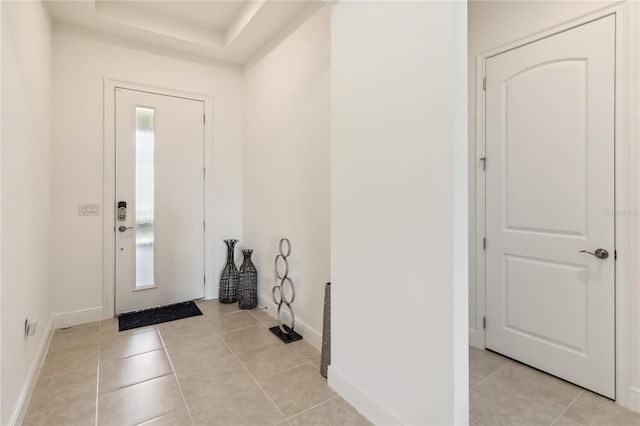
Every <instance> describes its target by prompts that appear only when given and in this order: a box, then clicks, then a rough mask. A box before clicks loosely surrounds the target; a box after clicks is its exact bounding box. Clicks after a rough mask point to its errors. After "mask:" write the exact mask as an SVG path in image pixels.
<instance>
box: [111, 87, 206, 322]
mask: <svg viewBox="0 0 640 426" xmlns="http://www.w3.org/2000/svg"><path fill="white" fill-rule="evenodd" d="M103 88H104V92H103V93H104V111H103V112H104V169H103V180H104V191H103V204H102V205H103V212H104V229H103V265H104V266H103V268H104V270H103V304H102V306H103V313H102V317H103V319H109V318H113V317H114V315H115V285H116V281H115V267H116V263H115V226H116V218H115V202H116V199H115V190H116V188H115V182H116V175H115V169H116V158H115V152H116V132H115V108H116V104H115V93H116V92H115V90H116V88H122V89H128V90H137V91H140V92H149V93H154V94H159V95H165V96H173V97H178V98H186V99H193V100H196V101H202V102H204V111H205V116H206V117H207V118H206V121H205V126H204V164H205V169H206V171H207V172H206V174H205V180H204V217H205V223H211V224H212V223H213V217H212V211H213V208H212V207H213V206H212V197H211V194H210V192H211V191H210V188H213V181H212V179H213V173H212V171H213V97H212V96H209V95H203V94H199V93H191V92H183V91H179V90H173V89H166V88H160V87H153V86H147V85H144V84H137V83H130V82H125V81H120V80H115V79H110V78H105V79H104V85H103ZM212 230H213V226H207V227H205V231H204V269H205V276H206V277H211V278H210V279H209V283H211V282H213V281H210V280H213V279H214V278H213V276H214V274H213V271H214V269H213V268H214V266H213V251H212V247H211V244H208V241H211V240H212V237H213V236H212V235H211V233H212V232H213V231H212ZM203 294H204V291H203Z"/></svg>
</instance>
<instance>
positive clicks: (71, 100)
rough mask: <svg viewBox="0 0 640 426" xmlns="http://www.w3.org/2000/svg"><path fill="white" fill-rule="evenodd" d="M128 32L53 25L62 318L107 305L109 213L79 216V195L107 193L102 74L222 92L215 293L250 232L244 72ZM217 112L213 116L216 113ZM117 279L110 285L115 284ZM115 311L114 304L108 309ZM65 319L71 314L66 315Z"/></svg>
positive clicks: (216, 159)
mask: <svg viewBox="0 0 640 426" xmlns="http://www.w3.org/2000/svg"><path fill="white" fill-rule="evenodd" d="M121 43H122V44H126V41H122V40H112V38H108V39H102V38H101V37H100V36H98V35H95V34H91V33H88V32H85V31H83V30H81V29H77V28H72V27H68V26H56V27H55V28H54V42H53V45H54V61H53V62H54V71H53V78H54V126H53V127H54V157H53V158H54V176H53V187H54V203H53V236H54V244H53V258H52V278H53V282H54V288H55V291H54V293H53V310H54V313H56V314H68V313H71V314H68V315H66V316H63V317H62V318H63V319H64V318H71V319H81V320H84V321H88V320H95V319H96V318H95V315H97V314H99V315H102V312H101V309H102V306H103V240H104V238H103V215H104V214H112V211H113V210H112V207H113V206H102V205H101V215H100V216H82V217H81V216H78V204H81V203H99V204H102V200H103V188H104V181H103V161H104V158H103V157H104V155H103V149H104V145H103V139H104V133H103V132H104V129H103V109H104V108H103V105H104V104H103V80H104V79H105V78H109V79H114V80H119V81H125V82H128V83H137V84H144V85H146V86H152V87H159V88H164V89H172V90H178V91H183V92H191V93H197V94H205V95H210V96H212V97H213V117H212V122H213V125H212V128H213V134H209V136H208V137H209V138H211V141H212V143H213V152H211V151H209V152H208V153H207V155H210V156H212V157H213V170H209V171H208V174H207V176H213V177H212V182H213V185H212V186H211V185H210V186H209V187H207V194H206V197H207V198H208V202H207V204H208V205H209V206H212V207H213V208H212V209H209V210H207V222H208V226H207V232H209V230H210V229H211V230H212V233H211V235H212V237H211V238H210V239H207V240H206V241H205V245H206V253H205V255H206V257H207V259H213V268H212V269H213V271H211V272H210V274H209V276H208V277H207V286H206V287H205V297H206V298H217V285H218V278H219V274H220V271H221V270H222V267H223V265H224V262H225V256H226V251H225V248H224V243H223V242H222V240H223V239H225V238H240V239H241V238H242V75H241V70H240V69H236V68H231V67H222V66H212V65H206V64H201V63H195V62H190V61H185V60H180V59H174V58H171V57H170V56H169V55H166V56H165V55H161V54H156V53H149V52H145V51H142V50H136V49H133V48H130V47H123V46H122V45H120V44H121ZM209 119H210V117H208V120H209ZM110 285H111V284H110ZM104 314H105V315H106V316H109V315H111V314H112V313H111V312H105V313H104ZM65 321H66V320H65Z"/></svg>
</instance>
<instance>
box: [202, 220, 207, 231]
mask: <svg viewBox="0 0 640 426" xmlns="http://www.w3.org/2000/svg"><path fill="white" fill-rule="evenodd" d="M202 230H203V231H206V230H207V222H202Z"/></svg>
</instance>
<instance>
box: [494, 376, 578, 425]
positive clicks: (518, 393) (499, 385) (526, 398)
mask: <svg viewBox="0 0 640 426" xmlns="http://www.w3.org/2000/svg"><path fill="white" fill-rule="evenodd" d="M493 385H495V386H497V387H499V388H502V389H504V390H506V391H508V392H511V393H512V394H514V395H517V396H519V397H520V398H523V399H525V400H526V401H527V402H530V403H531V404H533V405H535V406H537V407H538V408H540V409H542V410H544V411H546V412H548V413H551V414H553V415H554V416H555V415H556V413H555V412H553V411H552V410H551V409H550V408H547V407H545V406H544V405H542V404H540V403H539V402H537V401H534V400H533V399H531V398H529V397H528V396H526V395H523V394H521V393H520V392H518V391H515V390H513V389H511V388H508V387H506V386H503V385H501V384H500V383H493ZM580 391H581V392H580V393H579V395H580V394H582V392H584V390H582V389H580ZM554 422H555V420H554Z"/></svg>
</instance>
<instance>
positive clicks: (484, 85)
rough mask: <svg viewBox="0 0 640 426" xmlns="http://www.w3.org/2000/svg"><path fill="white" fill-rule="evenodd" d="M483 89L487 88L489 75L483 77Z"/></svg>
mask: <svg viewBox="0 0 640 426" xmlns="http://www.w3.org/2000/svg"><path fill="white" fill-rule="evenodd" d="M482 90H487V77H484V78H483V79H482Z"/></svg>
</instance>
